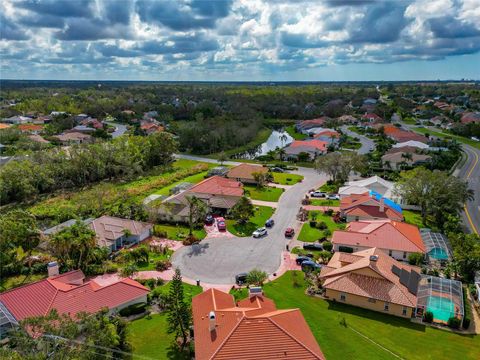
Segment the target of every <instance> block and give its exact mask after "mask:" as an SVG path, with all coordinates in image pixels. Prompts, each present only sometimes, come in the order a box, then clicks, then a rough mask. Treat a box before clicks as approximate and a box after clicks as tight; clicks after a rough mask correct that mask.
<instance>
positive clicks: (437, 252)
mask: <svg viewBox="0 0 480 360" xmlns="http://www.w3.org/2000/svg"><path fill="white" fill-rule="evenodd" d="M420 234H421V236H422V240H423V243H424V244H425V248H426V250H427V253H426V254H427V257H428V260H430V261H447V260H451V258H452V248H451V247H450V242H449V241H448V238H447V237H446V236H445V235H443V234H440V233H435V232H431V231H430V229H420Z"/></svg>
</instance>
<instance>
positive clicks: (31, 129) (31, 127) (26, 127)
mask: <svg viewBox="0 0 480 360" xmlns="http://www.w3.org/2000/svg"><path fill="white" fill-rule="evenodd" d="M18 130H20V131H21V132H22V133H29V134H34V135H38V134H39V133H40V132H41V131H42V130H43V126H42V125H35V124H21V125H18Z"/></svg>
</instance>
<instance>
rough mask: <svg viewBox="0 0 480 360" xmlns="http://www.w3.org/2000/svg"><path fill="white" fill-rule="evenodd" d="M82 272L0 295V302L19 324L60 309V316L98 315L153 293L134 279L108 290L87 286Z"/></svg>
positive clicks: (41, 281) (67, 274) (91, 282)
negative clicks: (99, 312)
mask: <svg viewBox="0 0 480 360" xmlns="http://www.w3.org/2000/svg"><path fill="white" fill-rule="evenodd" d="M84 278H85V276H84V275H83V272H82V271H81V270H74V271H71V272H68V273H65V274H61V275H58V276H54V277H50V278H48V279H44V280H40V281H37V282H34V283H32V284H28V285H24V286H21V287H18V288H15V289H12V290H8V291H5V292H4V293H2V294H0V301H1V302H2V303H3V304H4V305H5V306H6V307H7V309H8V310H9V311H10V313H11V314H12V315H13V316H14V317H15V319H17V320H18V321H20V320H23V319H25V318H27V317H33V316H43V315H46V314H48V313H49V312H50V310H52V309H56V310H57V311H58V312H59V313H60V314H64V313H66V314H70V315H71V316H74V315H76V314H77V313H79V312H82V311H83V312H88V313H95V312H97V311H99V310H101V309H102V308H104V307H107V308H109V309H112V308H116V307H118V306H121V305H123V304H125V303H128V302H130V301H133V300H135V299H138V298H140V297H142V296H145V295H147V294H148V292H149V290H148V289H147V288H146V287H144V286H142V285H141V284H139V283H138V282H136V281H134V280H132V279H121V280H118V281H116V282H113V283H111V284H109V285H106V286H101V285H99V284H98V283H96V282H95V281H93V280H90V281H86V282H83V280H84Z"/></svg>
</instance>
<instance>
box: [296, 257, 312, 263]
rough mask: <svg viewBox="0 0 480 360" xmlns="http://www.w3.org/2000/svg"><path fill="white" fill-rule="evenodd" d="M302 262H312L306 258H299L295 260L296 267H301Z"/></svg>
mask: <svg viewBox="0 0 480 360" xmlns="http://www.w3.org/2000/svg"><path fill="white" fill-rule="evenodd" d="M304 261H312V259H310V258H309V257H308V256H299V257H297V258H296V259H295V262H296V263H297V265H302V263H303V262H304Z"/></svg>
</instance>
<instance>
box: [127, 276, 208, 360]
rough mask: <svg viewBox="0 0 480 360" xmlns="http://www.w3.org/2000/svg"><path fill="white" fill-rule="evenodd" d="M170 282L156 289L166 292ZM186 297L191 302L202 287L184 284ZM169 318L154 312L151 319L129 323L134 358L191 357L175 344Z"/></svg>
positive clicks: (129, 335)
mask: <svg viewBox="0 0 480 360" xmlns="http://www.w3.org/2000/svg"><path fill="white" fill-rule="evenodd" d="M169 284H170V283H167V284H166V285H164V286H160V287H157V288H155V290H154V291H157V292H160V293H166V292H168V289H169ZM183 289H184V293H185V298H186V299H187V302H188V303H191V298H192V297H193V296H195V295H197V294H199V293H201V291H202V289H201V288H199V287H196V286H192V285H189V284H185V283H184V285H183ZM167 328H168V320H167V316H166V314H154V315H152V317H151V319H148V318H146V317H144V318H142V319H139V320H135V321H132V322H131V323H130V324H129V325H128V338H129V340H130V343H131V344H132V348H133V349H132V353H133V359H140V358H151V359H185V360H186V359H190V357H189V356H188V354H182V353H180V352H179V351H178V348H177V347H176V346H175V345H174V341H175V336H174V335H173V334H169V333H168V332H167Z"/></svg>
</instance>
